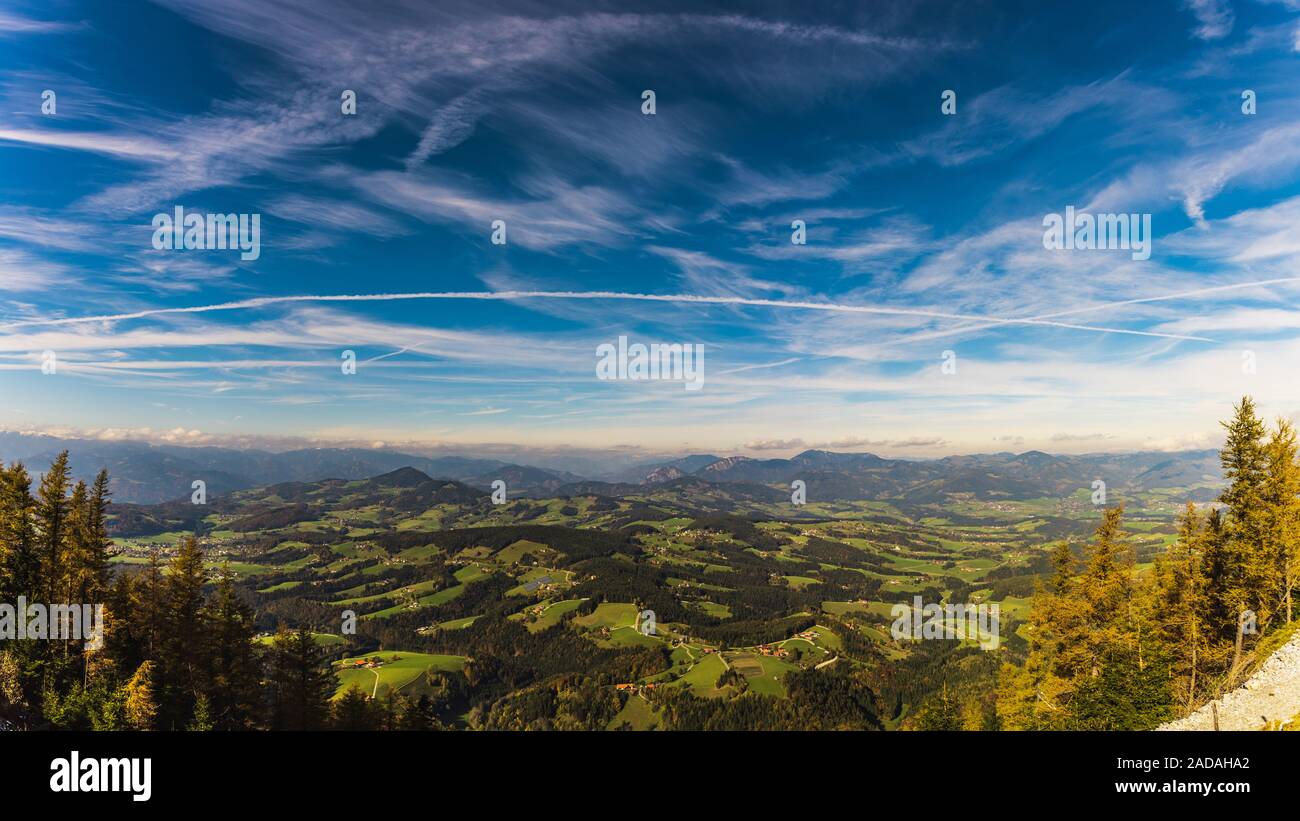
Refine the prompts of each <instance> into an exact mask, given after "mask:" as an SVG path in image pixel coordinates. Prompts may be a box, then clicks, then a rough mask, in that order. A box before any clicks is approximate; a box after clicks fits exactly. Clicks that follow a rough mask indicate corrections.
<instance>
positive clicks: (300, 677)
mask: <svg viewBox="0 0 1300 821" xmlns="http://www.w3.org/2000/svg"><path fill="white" fill-rule="evenodd" d="M271 656H272V657H271V673H270V685H271V699H272V722H273V726H274V728H275V729H279V730H320V729H324V728H325V726H326V724H327V722H328V720H329V714H330V709H329V702H330V695H331V693H332V692H333V678H334V677H333V675H332V674H331V673H330V671H329V668H328V667H327V666H326V665H325V654H324V651H322V650H321V648H320V647H319V646H318V645H317V644H316V640H315V639H314V638H313V637H312V634H311V631H310V630H308V629H307V628H305V627H302V628H299V629H298V630H296V631H294V632H289V631H288V630H287V629H281V631H280V632H279V633H278V634H277V635H276V637H275V640H274V642H273V643H272V654H271Z"/></svg>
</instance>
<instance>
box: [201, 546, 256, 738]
mask: <svg viewBox="0 0 1300 821" xmlns="http://www.w3.org/2000/svg"><path fill="white" fill-rule="evenodd" d="M205 621H206V623H207V625H208V638H207V644H208V647H207V657H208V660H209V664H210V666H209V671H208V672H209V683H208V687H207V690H208V693H209V696H208V698H209V702H210V712H211V716H212V724H213V726H214V727H215V728H216V729H220V730H246V729H252V728H254V727H256V726H258V725H259V724H260V720H261V716H260V714H261V703H260V687H261V667H260V662H259V660H258V657H257V651H256V649H255V647H254V644H253V637H254V635H255V634H256V626H255V624H254V622H253V614H252V611H250V610H249V608H248V607H247V606H246V605H245V604H244V603H243V602H242V601H240V599H239V596H238V595H237V594H236V592H235V586H234V583H233V581H232V577H231V574H230V572H229V569H228V568H225V569H223V571H222V575H221V578H220V580H219V581H218V582H217V588H216V591H215V592H214V593H213V596H212V598H211V601H210V602H209V604H208V607H207V613H206V617H205Z"/></svg>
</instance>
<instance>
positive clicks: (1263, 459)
mask: <svg viewBox="0 0 1300 821" xmlns="http://www.w3.org/2000/svg"><path fill="white" fill-rule="evenodd" d="M1223 427H1224V428H1225V429H1226V430H1227V436H1226V437H1225V439H1224V443H1223V450H1222V451H1221V452H1220V454H1219V460H1220V462H1221V463H1222V465H1223V477H1224V479H1225V481H1227V483H1228V484H1227V487H1226V488H1224V490H1223V493H1222V494H1221V495H1220V496H1219V500H1220V501H1221V502H1222V503H1223V504H1224V505H1225V506H1226V507H1227V509H1228V517H1227V519H1226V521H1225V524H1226V527H1227V535H1228V539H1229V544H1228V550H1227V552H1226V554H1225V556H1224V558H1225V560H1226V562H1227V564H1228V566H1226V567H1225V568H1224V571H1225V572H1226V573H1227V574H1228V576H1229V577H1230V578H1232V579H1233V580H1234V582H1235V584H1236V589H1235V590H1234V591H1233V593H1232V598H1233V599H1234V600H1235V601H1234V604H1235V606H1236V608H1237V609H1236V612H1234V613H1233V614H1232V625H1233V628H1232V629H1233V631H1234V635H1236V633H1237V624H1238V623H1239V619H1240V615H1241V612H1242V611H1243V610H1246V609H1249V610H1252V611H1254V612H1255V613H1256V615H1257V616H1258V617H1259V619H1260V620H1266V619H1267V615H1268V613H1269V612H1270V611H1271V609H1272V606H1273V602H1272V601H1271V598H1272V597H1271V595H1270V593H1269V591H1270V590H1271V588H1272V587H1273V585H1272V583H1271V577H1272V576H1273V575H1274V562H1273V561H1272V557H1270V556H1269V555H1268V550H1267V547H1266V545H1265V540H1266V531H1267V524H1266V519H1267V517H1266V515H1265V510H1266V507H1267V506H1266V504H1265V500H1264V497H1265V484H1266V480H1267V475H1268V456H1267V454H1266V453H1265V448H1264V435H1265V433H1266V430H1265V427H1264V423H1263V422H1262V421H1261V420H1260V419H1259V417H1258V416H1257V415H1256V413H1255V403H1254V401H1253V400H1252V399H1251V398H1250V397H1248V396H1247V397H1243V398H1242V400H1241V402H1240V403H1238V404H1237V405H1236V406H1235V407H1234V408H1233V418H1232V419H1231V420H1230V421H1228V422H1225V423H1223Z"/></svg>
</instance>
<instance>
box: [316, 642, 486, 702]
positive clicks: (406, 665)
mask: <svg viewBox="0 0 1300 821" xmlns="http://www.w3.org/2000/svg"><path fill="white" fill-rule="evenodd" d="M373 660H378V665H377V666H373V667H367V666H365V665H367V664H374V663H375V662H374V661H373ZM464 666H465V658H464V656H446V655H435V654H431V653H407V652H402V651H392V650H382V651H377V652H374V653H371V654H369V655H365V656H356V657H353V658H347V659H343V660H342V661H339V662H335V663H334V677H335V678H336V679H337V680H338V683H339V684H338V688H337V689H336V690H335V692H334V697H335V698H338V697H339V696H341V695H343V693H345V692H347V691H348V689H350V688H352V687H357V688H358V689H360V690H361V692H363V693H365V694H366V695H367V696H371V695H373V696H375V697H377V698H383V697H384V696H385V695H387V694H388V693H389V692H391V691H394V690H396V691H401V690H402V689H403V688H404V687H407V686H409V685H411V684H413V683H415V682H417V681H418V680H420V679H421V678H423V676H424V673H425V671H427V670H438V671H443V672H452V671H456V670H460V669H462V668H464Z"/></svg>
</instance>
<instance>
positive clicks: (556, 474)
mask: <svg viewBox="0 0 1300 821" xmlns="http://www.w3.org/2000/svg"><path fill="white" fill-rule="evenodd" d="M64 449H67V450H68V451H69V453H70V460H71V465H72V471H73V475H74V476H75V477H76V478H78V479H86V480H89V479H91V478H92V477H93V476H94V474H95V473H96V472H97V471H99V470H100V469H101V468H107V469H108V471H109V475H110V477H111V480H112V490H113V494H114V499H115V500H116V501H118V502H123V503H135V504H153V503H158V502H164V501H170V500H175V499H180V498H188V496H189V494H190V492H191V483H192V482H193V481H194V480H196V479H202V480H203V481H204V482H206V483H207V491H208V495H209V496H210V497H211V496H219V495H222V494H225V493H230V492H232V491H235V490H242V489H247V488H254V487H264V486H268V485H279V484H283V483H289V482H319V481H323V480H326V479H342V480H357V479H368V478H372V477H378V476H381V475H383V474H389V475H391V476H393V477H395V478H394V479H393V481H402V480H403V478H402V477H403V476H404V477H405V480H406V481H411V482H414V483H415V484H420V483H422V482H424V481H425V480H426V479H429V478H432V479H436V480H442V481H454V482H458V483H461V484H463V485H465V486H467V487H470V488H475V489H478V490H488V489H490V488H491V486H492V483H493V482H494V481H496V480H498V479H500V480H502V481H504V482H505V483H506V486H507V489H508V492H509V494H510V496H511V497H512V498H513V497H518V496H532V497H541V496H563V495H573V494H579V493H596V494H600V495H610V496H626V495H637V494H644V493H648V492H655V491H661V492H670V493H676V492H681V491H684V490H685V489H687V488H690V487H696V488H699V487H702V485H701V483H705V484H719V485H741V486H744V488H740V487H737V488H735V491H736V492H738V493H741V494H743V495H746V496H754V495H767V494H769V493H774V492H778V491H780V489H781V488H788V487H789V485H790V483H791V482H793V481H794V480H796V479H799V480H802V481H803V482H804V483H805V484H806V486H807V491H808V498H809V499H810V500H835V499H839V500H857V499H888V498H895V499H902V500H905V501H908V502H912V503H918V504H925V503H932V502H940V501H943V500H945V499H948V498H952V497H954V496H962V495H967V496H970V497H973V498H976V499H980V500H996V499H1028V498H1035V497H1040V496H1063V495H1068V494H1070V493H1072V492H1075V491H1077V490H1078V489H1080V488H1089V487H1091V484H1092V482H1093V481H1094V480H1096V479H1100V480H1102V481H1104V482H1106V485H1107V487H1108V488H1110V489H1114V490H1116V491H1120V490H1124V489H1131V490H1152V489H1159V488H1165V487H1168V488H1193V489H1196V488H1199V489H1201V493H1200V495H1201V496H1204V497H1205V498H1206V499H1208V498H1210V495H1211V494H1210V493H1209V490H1208V489H1209V488H1213V487H1216V486H1217V485H1218V484H1220V483H1221V481H1222V475H1221V472H1220V467H1219V461H1218V453H1217V451H1212V450H1203V451H1185V452H1181V453H1168V452H1140V453H1113V454H1107V453H1102V454H1088V455H1082V456H1058V455H1052V454H1048V453H1043V452H1042V451H1026V452H1024V453H1019V454H1017V453H1010V452H1001V453H991V454H972V455H962V456H948V457H944V458H941V459H931V460H909V459H890V458H886V457H881V456H877V455H875V454H872V453H838V452H834V451H826V450H806V451H804V452H802V453H799V454H797V455H795V456H792V457H790V458H788V459H782V458H773V459H754V458H750V457H747V456H715V455H712V454H693V455H689V456H685V457H682V458H679V459H673V460H670V461H666V462H650V463H643V464H641V465H637V466H633V467H632V468H630V469H626V470H622V471H618V472H616V473H615V474H614V475H605V476H603V477H599V478H596V477H584V476H579V475H576V474H573V473H569V472H567V471H563V470H556V469H552V468H546V467H540V466H533V465H520V464H511V463H508V462H503V461H501V460H497V459H477V458H472V457H465V456H440V457H426V456H417V455H414V454H407V453H400V452H396V451H390V450H371V449H366V448H313V449H305V450H293V451H285V452H281V453H272V452H269V451H262V450H238V449H233V448H216V447H185V446H180V445H152V444H147V443H143V442H103V441H97V440H87V439H61V438H58V437H53V436H33V435H28V434H16V433H4V432H0V461H3V462H5V463H12V462H15V461H23V462H24V463H26V464H27V466H28V468H29V470H31V471H32V472H33V473H37V472H39V471H41V470H43V469H44V468H45V467H46V466H47V465H48V464H49V462H50V460H51V459H53V458H54V456H55V455H56V454H57V453H58V452H59V451H61V450H64ZM402 469H410V470H411V471H415V472H418V474H419V475H420V476H422V477H424V478H419V477H417V476H415V475H413V474H409V473H404V472H403V470H402ZM774 486H780V488H777V489H775V490H774ZM787 493H788V491H787Z"/></svg>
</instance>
